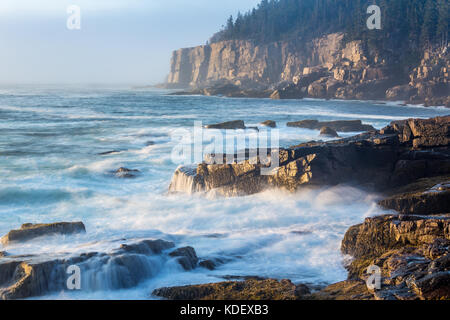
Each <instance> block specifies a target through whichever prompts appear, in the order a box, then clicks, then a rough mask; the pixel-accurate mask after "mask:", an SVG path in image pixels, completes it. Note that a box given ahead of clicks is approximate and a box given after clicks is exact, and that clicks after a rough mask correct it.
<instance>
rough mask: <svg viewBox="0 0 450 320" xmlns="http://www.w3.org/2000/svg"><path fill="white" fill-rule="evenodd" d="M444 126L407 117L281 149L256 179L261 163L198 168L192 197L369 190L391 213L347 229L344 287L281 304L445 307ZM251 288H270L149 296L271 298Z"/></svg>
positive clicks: (449, 231) (447, 165)
mask: <svg viewBox="0 0 450 320" xmlns="http://www.w3.org/2000/svg"><path fill="white" fill-rule="evenodd" d="M310 125H311V126H313V125H315V124H314V122H312V123H310ZM449 125H450V116H447V117H438V118H434V119H426V120H423V119H409V120H404V121H395V122H392V123H391V124H390V125H389V126H388V127H386V128H383V129H382V130H379V131H375V132H369V133H364V134H360V135H358V136H354V137H351V138H346V139H341V140H338V141H332V142H328V143H322V142H314V141H313V142H310V143H305V144H302V145H299V146H295V147H291V148H289V149H280V150H278V155H279V161H280V165H279V167H278V168H276V170H274V172H273V173H272V174H270V175H268V176H263V175H261V174H260V172H261V169H262V168H264V166H267V164H262V163H252V162H250V161H249V160H246V161H244V162H239V163H232V164H228V165H211V164H210V165H206V164H200V165H198V166H197V167H196V168H192V169H191V170H190V171H189V172H188V174H189V178H190V180H189V182H190V184H189V186H190V188H191V189H190V190H196V192H205V191H211V190H214V191H218V190H219V191H220V193H221V194H224V195H228V196H234V195H242V194H252V193H256V192H260V191H262V190H264V189H265V188H269V187H279V188H285V189H288V190H292V191H294V190H296V189H297V188H299V187H300V186H303V185H306V186H323V185H330V184H331V185H334V184H339V183H350V182H352V183H354V184H355V183H356V184H358V185H360V186H371V188H372V190H376V191H378V192H380V193H384V194H385V195H386V198H385V199H383V200H381V201H380V202H379V204H380V206H382V207H384V208H386V209H391V210H393V211H396V212H395V213H394V212H393V213H392V214H389V215H384V216H378V217H372V218H367V219H366V220H365V221H364V222H363V223H362V224H359V225H356V226H352V227H350V228H349V229H348V231H347V233H346V234H345V237H344V239H343V241H342V246H341V250H342V253H343V254H345V255H348V256H351V257H352V260H351V262H350V263H349V264H348V265H347V269H348V280H347V281H343V282H339V283H335V284H332V285H330V286H328V287H326V288H323V289H318V290H314V291H312V292H310V293H305V294H301V295H300V296H299V295H295V294H294V295H288V296H286V295H281V297H283V299H291V298H293V299H294V298H295V299H299V298H300V299H325V300H417V299H420V300H442V299H444V300H447V299H450V205H449V204H450V202H449V201H450V193H449V189H450V188H449V187H450V183H449V181H450V158H449V155H450V150H449V149H448V146H449V137H450V134H449ZM370 182H371V183H370ZM173 183H174V182H173ZM179 187H180V185H179ZM182 189H183V188H180V190H179V191H182ZM369 266H378V267H379V268H380V270H381V277H382V278H381V288H380V289H375V290H372V289H370V290H369V288H368V286H367V284H366V280H367V279H368V277H369V274H368V273H367V268H368V267H369ZM255 281H256V282H255ZM257 281H267V280H263V279H259V280H256V279H253V280H252V281H243V282H242V281H241V282H227V283H222V284H207V285H200V286H187V287H176V288H163V289H159V290H157V291H156V292H155V293H154V294H156V295H159V296H162V297H165V298H168V299H183V298H189V299H214V298H220V297H222V298H227V297H232V298H235V299H240V298H244V299H259V298H260V297H259V296H258V295H256V296H255V295H251V294H250V295H248V294H247V292H258V290H261V291H262V293H261V294H263V295H265V297H271V298H272V299H273V296H271V295H270V293H271V292H272V291H271V290H272V289H271V288H266V287H264V285H263V287H262V288H261V284H262V283H263V282H260V283H258V282H257ZM242 288H245V289H242ZM242 292H245V294H243V293H242ZM305 292H306V291H305Z"/></svg>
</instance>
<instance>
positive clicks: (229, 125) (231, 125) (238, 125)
mask: <svg viewBox="0 0 450 320" xmlns="http://www.w3.org/2000/svg"><path fill="white" fill-rule="evenodd" d="M205 128H206V129H230V130H231V129H245V123H244V121H242V120H233V121H227V122H222V123H216V124H209V125H206V126H205Z"/></svg>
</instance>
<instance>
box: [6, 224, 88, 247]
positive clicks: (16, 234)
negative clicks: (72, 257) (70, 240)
mask: <svg viewBox="0 0 450 320" xmlns="http://www.w3.org/2000/svg"><path fill="white" fill-rule="evenodd" d="M84 232H86V228H85V226H84V224H83V223H82V222H58V223H48V224H32V223H26V224H23V225H22V227H21V228H20V229H18V230H11V231H10V232H9V233H8V234H7V235H5V236H3V237H2V238H1V243H2V244H3V245H4V246H7V245H9V244H10V243H11V242H25V241H29V240H32V239H34V238H37V237H42V236H48V235H55V234H60V235H69V234H75V233H84Z"/></svg>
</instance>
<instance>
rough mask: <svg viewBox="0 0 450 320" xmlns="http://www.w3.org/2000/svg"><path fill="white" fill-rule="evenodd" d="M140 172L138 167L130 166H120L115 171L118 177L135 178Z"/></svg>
mask: <svg viewBox="0 0 450 320" xmlns="http://www.w3.org/2000/svg"><path fill="white" fill-rule="evenodd" d="M139 173H140V171H139V170H136V169H128V168H124V167H122V168H119V169H117V170H116V171H114V175H115V176H116V177H118V178H135V177H136V176H137V175H138V174H139Z"/></svg>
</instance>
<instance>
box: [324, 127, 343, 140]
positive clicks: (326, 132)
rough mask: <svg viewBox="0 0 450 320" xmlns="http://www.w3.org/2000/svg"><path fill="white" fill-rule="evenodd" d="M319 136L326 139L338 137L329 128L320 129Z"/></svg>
mask: <svg viewBox="0 0 450 320" xmlns="http://www.w3.org/2000/svg"><path fill="white" fill-rule="evenodd" d="M320 136H322V137H328V138H338V137H339V135H338V134H337V132H336V131H335V130H333V129H331V128H330V127H322V129H320Z"/></svg>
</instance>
